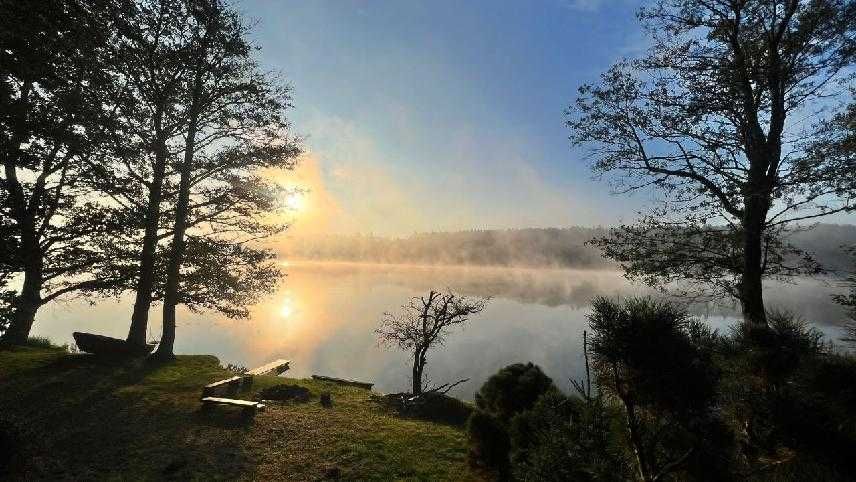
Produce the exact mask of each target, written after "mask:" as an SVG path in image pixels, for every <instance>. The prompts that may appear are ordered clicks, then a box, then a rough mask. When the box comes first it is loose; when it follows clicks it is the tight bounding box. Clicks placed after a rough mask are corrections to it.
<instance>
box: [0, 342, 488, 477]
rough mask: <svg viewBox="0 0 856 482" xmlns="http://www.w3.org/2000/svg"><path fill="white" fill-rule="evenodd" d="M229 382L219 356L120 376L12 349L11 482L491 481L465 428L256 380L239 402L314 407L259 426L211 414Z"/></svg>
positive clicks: (262, 417)
mask: <svg viewBox="0 0 856 482" xmlns="http://www.w3.org/2000/svg"><path fill="white" fill-rule="evenodd" d="M229 375H230V373H229V372H227V371H226V370H224V369H223V368H221V367H220V363H219V361H218V360H217V359H216V358H215V357H213V356H179V357H178V359H177V361H175V362H173V363H169V364H165V365H152V364H146V363H144V362H142V361H136V362H126V363H124V364H121V365H116V364H114V363H108V362H105V361H101V360H98V359H95V358H93V357H91V356H88V355H72V354H68V353H66V352H65V351H64V350H61V349H55V348H45V347H22V348H13V349H4V350H2V351H0V431H3V432H5V434H6V436H5V440H6V441H5V442H4V443H6V444H7V445H8V444H9V442H10V441H12V445H13V447H12V448H11V449H12V451H11V452H6V453H7V456H6V457H5V458H6V459H7V460H6V463H7V465H8V466H7V468H6V469H5V470H6V471H7V473H6V474H5V475H6V476H9V475H11V476H13V477H22V476H26V477H28V478H35V479H75V480H105V479H123V480H125V479H132V480H148V479H164V478H168V479H177V480H211V479H259V480H319V479H324V478H325V477H330V476H334V475H335V474H336V473H337V472H338V476H339V477H340V478H342V479H347V480H353V479H359V480H478V479H479V476H478V475H477V474H475V473H473V472H471V471H470V469H469V467H468V465H467V460H466V459H467V457H466V434H465V433H464V431H463V430H462V429H461V428H459V427H453V426H448V425H443V424H436V423H431V422H425V421H419V420H410V419H403V418H400V417H398V416H396V415H395V413H393V412H391V411H390V410H389V409H387V408H385V407H384V406H382V405H381V404H379V403H378V401H377V397H376V394H373V393H372V392H370V391H368V390H363V389H360V388H355V387H346V386H340V385H336V384H332V383H327V382H317V381H313V380H295V379H288V378H283V377H255V381H254V383H253V386H252V387H250V388H247V389H246V390H245V391H244V393H242V394H241V395H240V396H239V398H245V399H251V398H252V397H253V395H254V394H255V392H257V391H258V390H260V389H262V388H264V387H268V386H271V385H275V384H279V383H290V384H297V385H302V386H304V387H306V388H308V389H309V390H310V392H311V393H312V398H311V400H310V401H309V402H306V403H299V402H286V403H284V404H281V405H280V404H277V405H274V404H269V405H268V407H267V410H266V411H265V412H262V413H260V414H258V415H257V416H256V417H255V419H254V420H247V419H245V418H243V417H242V416H241V413H240V410H239V409H237V408H233V407H217V408H215V409H214V410H211V411H201V410H200V403H199V396H200V392H201V388H202V386H203V385H205V384H207V383H210V382H212V381H215V380H219V379H222V378H225V377H227V376H229ZM323 391H329V392H330V393H331V394H332V397H333V407H332V408H324V407H322V406H321V405H320V403H319V402H318V396H319V394H320V393H321V392H323ZM2 435H3V434H0V437H2ZM4 449H5V450H9V449H10V448H9V447H0V451H3V450H4ZM9 454H13V455H12V456H11V457H10V456H9ZM2 464H3V461H2V459H0V478H2V477H3V476H4V474H2V471H3V470H4V469H3V467H2ZM10 472H11V473H10Z"/></svg>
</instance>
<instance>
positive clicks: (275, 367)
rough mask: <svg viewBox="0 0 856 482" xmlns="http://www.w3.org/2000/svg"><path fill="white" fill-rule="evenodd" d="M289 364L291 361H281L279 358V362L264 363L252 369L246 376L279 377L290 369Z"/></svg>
mask: <svg viewBox="0 0 856 482" xmlns="http://www.w3.org/2000/svg"><path fill="white" fill-rule="evenodd" d="M290 363H291V360H283V359H282V358H280V359H279V360H275V361H272V362H270V363H265V364H264V365H262V366H260V367H258V368H253V369H252V370H250V371H248V372H247V375H270V374H273V375H281V374H282V373H284V372H286V371H287V370H288V369H289V368H290V366H289V365H290Z"/></svg>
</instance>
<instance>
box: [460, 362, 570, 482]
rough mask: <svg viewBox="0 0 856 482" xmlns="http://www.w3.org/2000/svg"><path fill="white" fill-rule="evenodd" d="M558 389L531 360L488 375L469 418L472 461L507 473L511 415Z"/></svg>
mask: <svg viewBox="0 0 856 482" xmlns="http://www.w3.org/2000/svg"><path fill="white" fill-rule="evenodd" d="M556 390H557V389H556V387H555V385H553V380H552V379H550V377H548V376H547V375H545V374H544V372H542V371H541V368H539V367H538V366H537V365H534V364H532V363H531V362H529V363H526V364H523V363H515V364H513V365H509V366H507V367H504V368H502V369H501V370H499V372H497V373H496V374H494V375H492V376H491V377H490V378H488V380H487V381H486V382H485V383H484V384H483V385H482V387H481V388H480V389H479V391H478V393H476V397H475V400H476V407H477V409H476V410H475V411H474V412H473V414H472V415H471V416H470V420H469V421H468V422H467V433H468V434H469V437H470V456H471V459H472V460H473V462H475V463H478V464H483V465H485V466H486V467H489V468H491V469H493V470H496V471H498V473H499V474H500V475H501V476H507V475H508V473H509V467H510V465H509V463H510V462H509V452H510V450H511V442H510V438H509V425H510V424H511V421H512V417H514V416H515V415H517V414H519V413H523V412H524V411H526V410H529V409H531V408H532V407H533V406H534V405H535V402H536V401H537V400H538V398H539V397H540V396H541V395H543V394H544V393H547V392H551V391H556Z"/></svg>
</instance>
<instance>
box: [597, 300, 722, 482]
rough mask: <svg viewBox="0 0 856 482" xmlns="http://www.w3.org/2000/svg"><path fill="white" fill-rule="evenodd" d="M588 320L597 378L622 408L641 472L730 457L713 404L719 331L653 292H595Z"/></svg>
mask: <svg viewBox="0 0 856 482" xmlns="http://www.w3.org/2000/svg"><path fill="white" fill-rule="evenodd" d="M589 326H590V328H591V329H592V332H593V337H592V343H591V353H592V359H593V367H594V369H595V373H596V379H597V385H598V387H599V389H600V390H601V391H602V392H603V393H604V394H606V395H608V396H610V397H612V398H613V399H614V400H616V401H617V402H618V403H620V404H621V406H622V407H623V411H624V418H625V421H626V427H627V434H628V438H629V440H630V445H631V447H632V448H633V452H634V454H635V459H636V461H635V462H636V469H637V473H638V475H639V477H640V478H642V479H644V480H656V479H658V478H660V477H663V476H664V475H666V474H669V473H671V472H674V471H675V470H677V469H678V468H680V467H683V466H685V465H688V464H689V465H690V466H692V465H693V462H696V464H695V465H698V464H700V463H704V462H709V461H711V460H714V461H715V462H714V463H712V464H710V463H705V464H704V469H706V470H710V469H716V468H717V467H722V464H727V463H728V456H729V453H730V452H729V450H728V449H727V447H728V446H729V445H730V443H729V442H728V433H727V431H726V430H718V429H717V428H716V427H718V426H721V422H720V421H718V420H717V416H716V413H715V411H714V407H715V403H716V395H717V385H718V382H719V378H720V370H719V369H718V367H717V366H716V365H715V363H714V350H715V348H716V346H717V340H716V334H715V333H712V332H710V331H709V330H708V329H706V327H704V326H703V325H701V324H700V323H699V322H698V321H697V320H695V319H693V318H691V317H690V316H689V315H688V314H687V312H686V311H685V310H684V309H683V308H682V307H680V306H678V305H676V304H673V303H670V302H665V301H657V300H654V299H651V298H629V299H625V300H620V301H613V300H610V299H607V298H596V299H595V300H594V301H593V303H592V313H591V314H590V315H589ZM711 439H713V440H711ZM706 470H703V471H701V472H697V474H701V473H705V471H706Z"/></svg>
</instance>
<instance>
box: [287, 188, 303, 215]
mask: <svg viewBox="0 0 856 482" xmlns="http://www.w3.org/2000/svg"><path fill="white" fill-rule="evenodd" d="M285 207H287V208H288V209H291V210H292V211H303V210H304V209H305V208H306V195H305V193H303V192H292V193H289V194H288V195H287V196H286V197H285Z"/></svg>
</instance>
